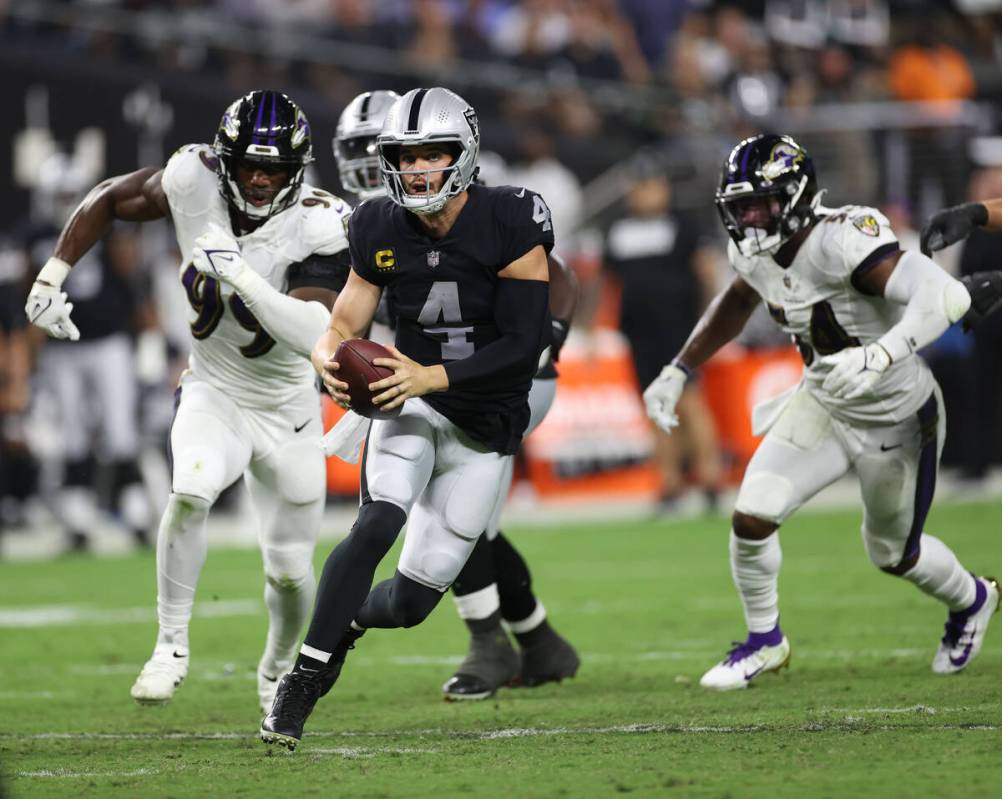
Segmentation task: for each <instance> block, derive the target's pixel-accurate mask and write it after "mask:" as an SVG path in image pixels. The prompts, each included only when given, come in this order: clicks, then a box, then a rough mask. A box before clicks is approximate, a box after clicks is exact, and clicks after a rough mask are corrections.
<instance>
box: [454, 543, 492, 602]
mask: <svg viewBox="0 0 1002 799" xmlns="http://www.w3.org/2000/svg"><path fill="white" fill-rule="evenodd" d="M496 583H497V570H496V568H495V566H494V553H493V549H492V546H491V542H490V541H488V540H487V535H486V534H483V535H481V536H480V538H478V539H477V543H476V546H474V547H473V551H472V552H470V557H468V558H467V559H466V563H465V564H464V565H463V570H462V571H461V572H460V573H459V576H458V577H456V580H455V582H453V584H452V593H453V594H454V595H455V596H456V597H457V598H458V597H461V596H466V595H468V594H474V593H476V592H478V591H482V590H483V589H485V588H487V587H488V586H491V585H495V584H496ZM488 612H489V611H488ZM460 615H462V613H460ZM484 615H486V614H484ZM464 618H465V617H464Z"/></svg>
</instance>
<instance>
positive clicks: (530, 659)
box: [518, 622, 581, 688]
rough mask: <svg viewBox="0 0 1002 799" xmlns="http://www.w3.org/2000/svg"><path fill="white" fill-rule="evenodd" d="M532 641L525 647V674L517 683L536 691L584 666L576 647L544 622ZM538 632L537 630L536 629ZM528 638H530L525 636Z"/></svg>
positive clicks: (523, 666) (572, 674) (523, 657)
mask: <svg viewBox="0 0 1002 799" xmlns="http://www.w3.org/2000/svg"><path fill="white" fill-rule="evenodd" d="M541 626H543V629H539V630H538V633H537V631H536V630H534V631H533V633H537V634H535V635H533V633H530V634H529V636H532V640H531V641H530V642H523V644H522V671H521V674H520V675H519V677H518V684H519V685H523V686H525V687H526V688H535V687H536V686H537V685H543V684H544V683H548V682H560V681H561V680H564V679H568V678H570V677H573V676H574V675H575V674H577V672H578V668H579V667H580V666H581V658H580V657H578V653H577V652H576V651H575V649H574V647H573V646H571V645H570V644H569V643H568V642H567V641H566V640H565V639H564V638H562V637H561V636H560V635H559V634H558V633H557V632H556V631H555V630H554V629H553V628H552V627H550V626H549V624H547V623H546V622H543V625H541ZM537 629H538V628H537ZM526 637H528V636H526Z"/></svg>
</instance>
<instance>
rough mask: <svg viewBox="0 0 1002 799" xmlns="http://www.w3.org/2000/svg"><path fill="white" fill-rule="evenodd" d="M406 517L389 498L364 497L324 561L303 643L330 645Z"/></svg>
mask: <svg viewBox="0 0 1002 799" xmlns="http://www.w3.org/2000/svg"><path fill="white" fill-rule="evenodd" d="M405 521H407V514H405V513H404V512H403V510H402V509H401V508H399V507H398V506H396V505H394V504H392V503H390V502H383V501H375V502H366V503H363V505H362V507H361V508H359V511H358V519H357V520H356V521H355V524H354V526H353V527H352V528H351V533H349V534H348V537H347V538H345V539H344V540H343V541H342V542H341V543H340V544H338V545H337V546H336V547H335V548H334V551H333V552H331V554H330V555H329V556H328V558H327V562H326V563H324V570H323V573H322V574H321V575H320V584H319V586H318V587H317V599H316V603H315V605H314V610H313V619H312V620H311V621H310V627H309V630H308V631H307V633H306V639H305V645H308V646H309V647H310V648H311V649H314V650H316V651H318V652H327V653H332V652H333V651H334V648H335V647H336V646H337V645H338V643H339V642H340V641H341V639H342V637H343V636H344V632H345V630H347V629H348V627H349V625H350V624H351V623H352V622H353V621H355V620H356V619H357V618H358V612H359V609H360V608H361V607H362V603H363V602H364V601H365V599H366V597H367V596H368V594H369V588H370V587H371V586H372V579H373V576H374V575H375V573H376V566H378V565H379V561H381V560H382V559H383V556H384V555H386V553H387V552H388V551H389V549H390V547H391V546H393V542H394V541H395V540H396V538H397V535H398V534H399V533H400V528H402V527H403V526H404V522H405Z"/></svg>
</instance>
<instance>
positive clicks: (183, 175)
mask: <svg viewBox="0 0 1002 799" xmlns="http://www.w3.org/2000/svg"><path fill="white" fill-rule="evenodd" d="M216 164H217V161H216V154H215V153H214V152H213V151H212V148H211V147H210V146H209V145H208V144H186V145H184V146H183V147H179V148H178V149H177V150H176V151H175V152H174V154H173V155H172V156H171V157H170V159H169V160H168V161H167V166H165V167H164V174H163V179H162V180H161V185H162V186H163V189H164V192H166V194H167V197H168V199H169V198H171V197H184V196H186V195H189V194H191V193H192V192H193V191H195V190H196V189H198V188H200V187H203V186H205V185H206V184H207V183H211V184H212V185H213V186H214V185H215V183H216V180H217V172H216Z"/></svg>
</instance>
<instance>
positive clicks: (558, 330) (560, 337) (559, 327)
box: [550, 319, 571, 363]
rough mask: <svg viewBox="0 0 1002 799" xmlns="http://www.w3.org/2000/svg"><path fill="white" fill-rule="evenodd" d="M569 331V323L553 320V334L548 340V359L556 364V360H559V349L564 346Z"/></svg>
mask: <svg viewBox="0 0 1002 799" xmlns="http://www.w3.org/2000/svg"><path fill="white" fill-rule="evenodd" d="M570 330H571V323H570V322H565V321H564V320H563V319H554V320H553V333H552V334H551V335H552V338H551V339H550V357H551V358H552V360H553V362H554V363H556V362H557V359H559V358H560V348H561V347H563V346H564V342H565V341H567V334H568V333H569V332H570Z"/></svg>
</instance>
